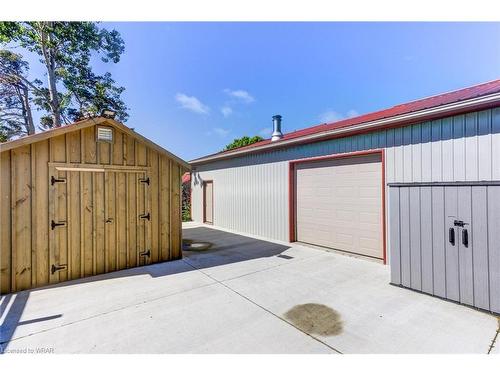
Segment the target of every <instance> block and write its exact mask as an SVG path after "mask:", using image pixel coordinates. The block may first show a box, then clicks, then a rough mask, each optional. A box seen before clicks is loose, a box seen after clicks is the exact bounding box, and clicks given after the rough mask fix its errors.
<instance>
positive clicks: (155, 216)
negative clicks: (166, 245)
mask: <svg viewBox="0 0 500 375" xmlns="http://www.w3.org/2000/svg"><path fill="white" fill-rule="evenodd" d="M149 161H150V167H151V174H150V178H151V184H150V187H149V189H150V197H149V202H150V210H151V224H150V226H151V236H150V237H151V261H152V262H158V260H159V259H160V256H159V255H160V254H159V250H160V246H159V230H158V227H159V221H160V216H159V186H160V181H159V179H158V168H159V166H158V153H157V152H156V151H153V150H151V149H150V150H149Z"/></svg>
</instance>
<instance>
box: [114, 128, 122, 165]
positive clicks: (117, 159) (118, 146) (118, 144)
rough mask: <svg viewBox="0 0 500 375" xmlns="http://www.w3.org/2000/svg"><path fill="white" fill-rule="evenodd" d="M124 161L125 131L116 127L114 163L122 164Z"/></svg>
mask: <svg viewBox="0 0 500 375" xmlns="http://www.w3.org/2000/svg"><path fill="white" fill-rule="evenodd" d="M123 162H124V160H123V133H122V132H121V131H119V130H118V129H114V143H113V164H115V165H122V164H123Z"/></svg>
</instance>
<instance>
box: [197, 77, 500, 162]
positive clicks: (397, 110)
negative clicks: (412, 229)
mask: <svg viewBox="0 0 500 375" xmlns="http://www.w3.org/2000/svg"><path fill="white" fill-rule="evenodd" d="M499 92H500V79H498V80H494V81H490V82H486V83H482V84H479V85H475V86H471V87H467V88H464V89H460V90H456V91H451V92H447V93H442V94H439V95H435V96H431V97H427V98H423V99H418V100H415V101H412V102H408V103H404V104H399V105H396V106H394V107H391V108H388V109H384V110H380V111H376V112H371V113H367V114H364V115H361V116H357V117H353V118H349V119H344V120H340V121H337V122H332V123H328V124H320V125H316V126H312V127H309V128H305V129H301V130H297V131H294V132H291V133H287V134H285V135H284V136H283V138H282V139H281V140H279V141H277V142H273V143H275V144H276V146H279V143H280V142H282V141H285V140H291V139H296V138H301V137H304V136H309V135H313V134H318V133H322V132H327V131H331V130H337V129H343V128H349V127H351V126H354V125H360V124H363V123H367V122H371V121H377V120H383V119H386V118H391V117H396V116H400V115H405V114H410V113H412V112H417V111H422V110H426V109H430V108H436V107H439V106H443V105H447V104H453V103H457V102H461V101H465V100H470V99H475V98H478V97H481V96H486V95H491V94H496V93H499ZM479 109H481V108H480V107H478V108H477V110H479ZM468 111H470V109H469V110H468ZM438 117H443V115H442V114H441V115H439V116H438ZM428 119H431V118H430V117H429V118H428ZM428 119H427V120H428ZM410 122H414V121H410ZM401 125H404V123H400V124H398V126H401ZM371 131H373V130H371ZM347 135H349V134H343V135H342V137H345V136H347ZM270 143H271V140H270V139H266V140H264V141H260V142H256V143H253V144H251V145H248V146H243V147H239V148H236V149H232V150H229V151H222V152H219V153H215V154H212V155H207V156H205V157H211V156H216V155H228V156H229V155H231V154H232V153H234V152H235V151H242V150H247V149H248V150H249V152H251V151H252V149H253V148H256V147H260V146H264V145H267V144H270ZM283 147H287V146H286V145H283ZM255 151H256V152H257V151H258V150H255ZM263 151H264V150H263ZM205 157H202V158H199V159H203V158H205Z"/></svg>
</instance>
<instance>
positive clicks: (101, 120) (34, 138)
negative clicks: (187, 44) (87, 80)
mask: <svg viewBox="0 0 500 375" xmlns="http://www.w3.org/2000/svg"><path fill="white" fill-rule="evenodd" d="M95 125H108V126H112V127H115V128H117V129H119V130H121V131H122V132H124V133H125V134H127V135H129V136H131V137H134V138H136V139H138V140H140V141H141V142H144V143H145V144H146V145H147V146H149V147H151V148H152V149H154V150H156V151H158V152H160V153H162V154H164V155H166V156H167V157H169V158H171V159H173V160H175V161H176V162H177V163H179V164H180V165H182V166H183V167H184V168H186V169H188V170H189V169H191V167H190V165H189V163H187V162H186V161H184V160H182V159H181V158H179V157H178V156H176V155H174V154H172V153H171V152H170V151H167V150H165V149H164V148H163V147H161V146H160V145H158V144H156V143H154V142H153V141H151V140H150V139H148V138H146V137H144V136H142V135H141V134H139V133H136V132H135V131H133V130H132V129H130V128H129V127H127V126H126V125H124V124H122V123H121V122H119V121H116V120H113V119H109V118H105V117H94V118H89V119H84V120H81V121H77V122H74V123H72V124H69V125H65V126H61V127H60V128H53V129H50V130H46V131H44V132H41V133H36V134H32V135H28V136H25V137H21V138H18V139H14V140H12V141H8V142H4V143H0V152H4V151H8V150H12V149H14V148H16V147H20V146H25V145H29V144H32V143H35V142H39V141H43V140H45V139H49V138H52V137H56V136H58V135H62V134H66V133H70V132H73V131H76V130H80V129H85V128H88V127H91V126H95Z"/></svg>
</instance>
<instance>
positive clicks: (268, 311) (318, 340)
mask: <svg viewBox="0 0 500 375" xmlns="http://www.w3.org/2000/svg"><path fill="white" fill-rule="evenodd" d="M183 261H184V259H183ZM186 264H188V265H189V266H191V267H193V269H195V270H198V271H200V272H201V273H203V274H204V275H205V276H207V277H210V278H211V279H212V280H215V281H216V282H217V283H218V284H221V285H222V286H224V287H225V288H227V289H229V290H230V291H232V292H233V293H235V294H237V295H239V296H240V297H242V298H244V299H245V300H247V301H248V302H250V303H251V304H253V305H255V306H257V307H259V308H261V309H262V310H264V311H265V312H267V313H268V314H271V315H273V316H274V317H276V318H278V319H279V320H281V321H283V322H285V323H286V324H288V325H289V326H292V327H293V328H295V329H296V330H298V331H300V332H302V333H303V334H305V335H306V336H309V337H310V338H312V339H313V340H315V341H317V342H319V343H320V344H323V345H324V346H326V347H327V348H329V349H331V350H332V351H334V352H336V353H338V354H343V353H342V352H341V351H340V350H338V349H335V348H334V347H333V346H331V345H328V344H327V343H326V342H324V341H322V340H320V339H319V338H317V337H315V336H313V335H311V334H309V333H307V332H305V331H303V330H301V329H300V328H298V327H296V326H295V325H293V324H292V323H290V322H289V321H288V320H286V319H284V318H282V317H281V316H279V315H277V314H275V313H273V312H272V311H271V310H269V309H267V308H265V307H264V306H262V305H260V304H258V303H257V302H255V301H253V300H252V299H250V298H248V297H247V296H245V295H244V294H242V293H240V292H238V291H237V290H235V289H233V288H231V287H230V286H229V285H227V284H224V282H222V281H218V280H217V279H214V278H213V277H211V276H210V275H208V274H206V273H205V272H203V271H202V270H201V269H199V268H196V267H195V266H193V265H192V264H189V263H188V262H186Z"/></svg>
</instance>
